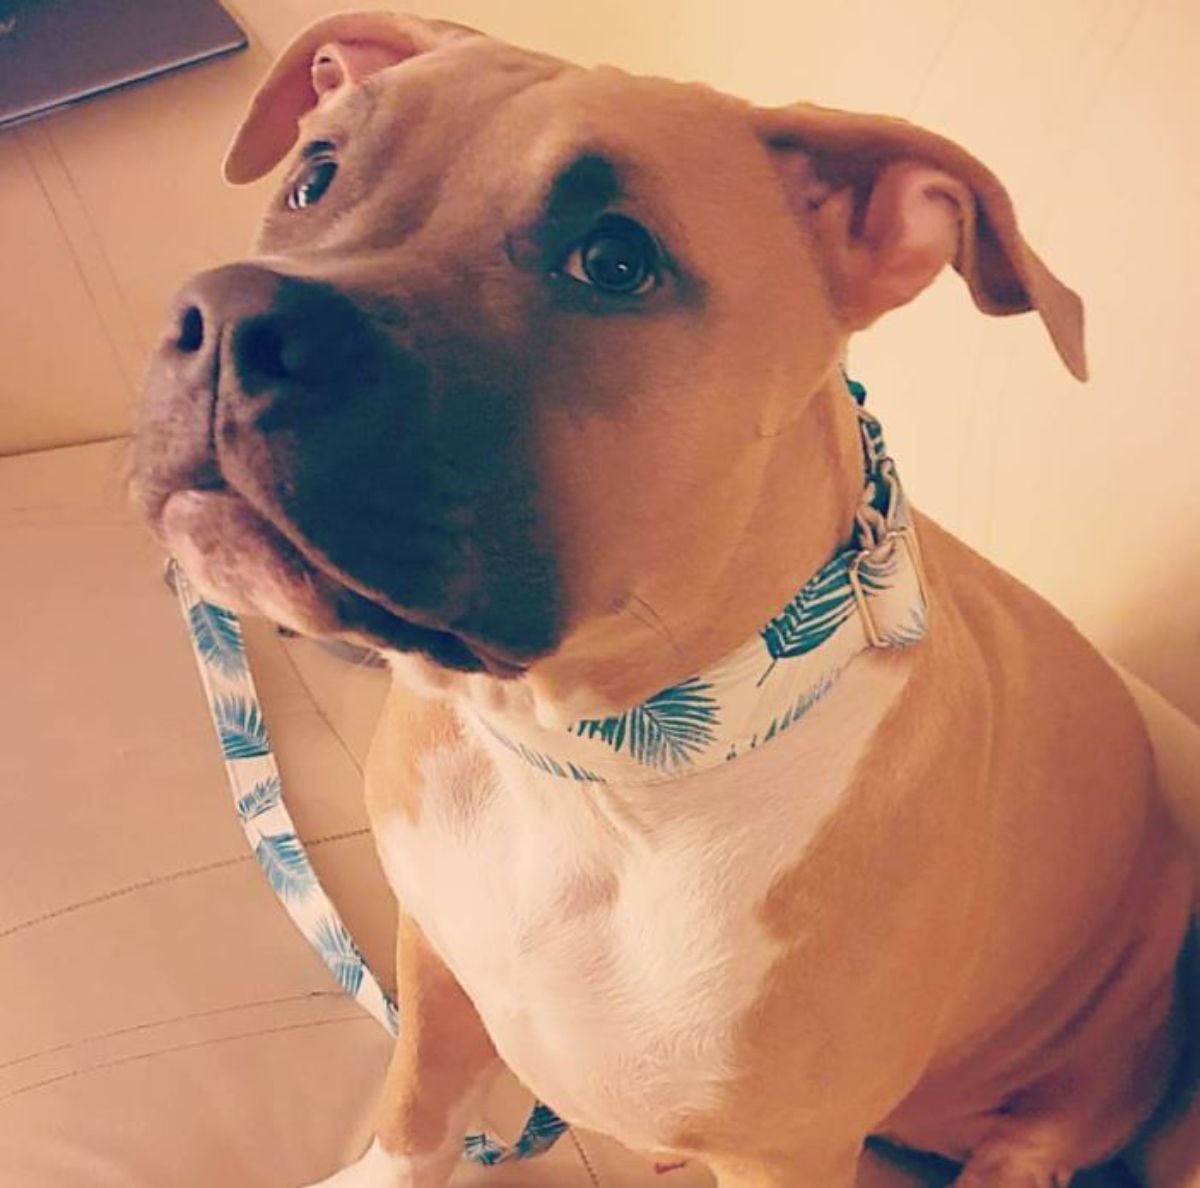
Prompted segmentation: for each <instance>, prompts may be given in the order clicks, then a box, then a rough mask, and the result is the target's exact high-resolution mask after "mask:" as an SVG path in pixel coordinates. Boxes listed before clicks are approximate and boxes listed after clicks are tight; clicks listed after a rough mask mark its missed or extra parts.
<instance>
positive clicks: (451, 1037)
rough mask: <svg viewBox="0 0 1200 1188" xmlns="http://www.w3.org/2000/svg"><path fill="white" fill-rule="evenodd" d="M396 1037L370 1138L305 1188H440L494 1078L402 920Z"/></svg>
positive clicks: (436, 965)
mask: <svg viewBox="0 0 1200 1188" xmlns="http://www.w3.org/2000/svg"><path fill="white" fill-rule="evenodd" d="M396 996H397V1001H398V1003H399V1008H400V1034H399V1036H398V1038H397V1040H396V1047H395V1051H394V1052H393V1053H392V1062H391V1064H390V1066H389V1067H388V1071H387V1077H386V1079H385V1081H384V1085H383V1092H382V1094H381V1096H380V1100H379V1107H378V1110H377V1114H376V1119H375V1139H374V1141H373V1142H372V1143H371V1146H370V1148H369V1149H368V1150H367V1153H366V1154H365V1155H364V1156H363V1157H362V1158H361V1159H360V1160H359V1161H358V1162H357V1163H354V1164H352V1165H351V1166H350V1167H347V1168H345V1169H344V1170H342V1171H340V1172H338V1173H337V1174H336V1175H334V1176H332V1177H330V1178H329V1179H327V1180H323V1181H322V1182H321V1183H320V1184H319V1185H312V1186H311V1188H443V1186H444V1185H445V1184H446V1182H447V1181H448V1180H449V1178H450V1174H451V1172H452V1171H453V1170H454V1167H455V1165H456V1164H457V1162H458V1160H459V1158H460V1157H461V1155H462V1143H463V1136H464V1135H465V1134H466V1130H467V1127H468V1125H469V1124H470V1122H471V1117H472V1114H473V1112H474V1111H475V1109H476V1108H477V1107H478V1106H479V1104H480V1101H481V1099H482V1097H483V1094H484V1091H485V1090H486V1088H487V1086H488V1084H489V1082H490V1081H491V1078H492V1076H493V1075H494V1073H495V1072H496V1071H497V1070H498V1068H499V1060H498V1057H497V1056H496V1050H495V1048H493V1046H492V1042H491V1040H490V1039H489V1038H488V1035H487V1032H486V1031H485V1030H484V1028H483V1023H482V1022H481V1021H480V1019H479V1015H478V1014H477V1013H476V1011H475V1008H474V1006H472V1005H471V1001H470V999H468V998H467V996H466V994H465V993H464V992H463V989H462V987H461V986H459V984H458V982H456V981H455V979H454V976H453V974H451V973H450V971H449V970H448V969H447V968H446V967H445V966H444V965H443V964H442V962H441V961H440V960H439V959H438V957H437V956H436V955H435V954H434V953H433V951H432V950H431V949H430V948H429V945H428V944H427V943H426V941H425V938H424V937H423V936H422V934H421V931H420V929H419V928H418V927H417V926H416V925H415V924H414V923H413V922H412V921H411V920H409V919H408V918H406V917H402V918H401V922H400V933H399V936H398V938H397V942H396Z"/></svg>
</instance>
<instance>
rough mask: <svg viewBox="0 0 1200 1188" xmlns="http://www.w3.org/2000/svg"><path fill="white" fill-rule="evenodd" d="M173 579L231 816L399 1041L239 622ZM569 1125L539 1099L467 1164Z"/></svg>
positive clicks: (322, 950)
mask: <svg viewBox="0 0 1200 1188" xmlns="http://www.w3.org/2000/svg"><path fill="white" fill-rule="evenodd" d="M167 580H168V583H169V584H170V585H171V587H172V589H174V591H175V594H176V597H177V598H178V599H179V606H180V609H181V611H182V612H183V617H184V620H185V621H186V623H187V626H188V633H189V637H190V640H191V645H192V652H193V654H194V656H195V659H196V667H197V668H198V670H199V673H200V682H201V684H202V685H203V686H204V693H205V697H206V698H207V700H208V709H209V714H210V715H211V717H212V722H213V726H214V728H215V729H216V732H217V738H218V740H219V742H220V745H221V754H222V757H223V758H224V761H225V774H226V776H227V777H228V779H229V787H230V790H231V791H232V793H233V802H234V810H235V811H236V813H237V816H238V820H239V821H240V822H241V826H242V829H243V830H244V832H245V834H246V840H247V842H249V844H250V849H251V851H252V852H253V853H254V857H255V858H256V859H257V861H258V864H259V866H260V867H261V868H262V871H263V874H265V875H266V877H267V882H268V883H270V885H271V890H272V891H274V892H275V895H276V897H277V898H278V899H279V902H280V903H281V904H283V907H284V909H285V910H286V911H287V914H288V915H289V916H291V918H292V922H293V923H294V924H295V925H296V927H297V928H299V930H300V931H301V932H302V933H303V934H304V936H305V938H306V939H307V940H308V942H309V944H310V945H312V947H313V948H314V949H316V951H317V953H318V954H319V955H320V957H321V960H322V961H324V963H325V965H326V967H327V968H328V970H329V972H330V973H331V974H332V975H333V977H334V980H335V981H336V982H337V983H338V985H339V986H340V987H341V988H342V990H343V991H344V992H345V993H346V994H348V995H349V996H350V997H351V998H353V999H354V1001H355V1002H357V1003H358V1005H359V1006H360V1007H362V1008H363V1010H365V1011H366V1012H367V1013H368V1014H369V1015H371V1016H372V1018H374V1019H375V1020H376V1021H377V1022H378V1023H380V1024H381V1025H382V1026H383V1027H384V1028H386V1029H387V1031H388V1033H389V1034H391V1035H392V1036H395V1035H396V1032H397V1029H398V1025H399V1022H400V1020H399V1014H398V1011H397V1007H396V1003H395V1002H394V1001H393V1000H392V999H391V998H390V997H388V995H387V994H385V993H384V991H383V988H382V987H381V986H380V985H379V983H378V981H376V979H375V975H374V974H373V973H371V970H370V969H369V967H368V966H367V963H366V961H365V960H364V959H363V955H362V953H361V952H360V951H359V949H358V946H357V945H356V944H355V943H354V938H353V937H352V936H351V935H350V931H349V929H348V928H347V927H346V925H345V923H344V922H343V920H342V918H341V916H340V915H339V913H338V910H337V908H336V907H334V905H333V902H332V900H330V898H329V896H328V895H327V894H326V893H325V889H324V888H323V887H322V886H321V884H320V881H319V880H318V878H317V875H316V872H315V871H314V870H313V867H312V863H311V862H310V861H309V858H308V854H307V853H306V852H305V849H304V844H303V842H301V840H300V837H299V835H298V834H297V832H296V827H295V824H294V823H293V821H292V817H291V814H290V813H289V812H288V810H287V806H286V805H285V804H284V800H283V785H282V782H281V781H280V778H279V768H278V766H277V765H276V763H275V756H274V754H273V753H272V751H271V744H270V741H269V739H268V737H267V728H266V723H265V721H264V720H263V713H262V706H261V704H260V702H259V699H258V692H257V690H256V688H255V685H254V678H253V676H252V675H251V673H250V665H249V663H248V662H247V659H246V647H245V642H244V640H243V638H242V628H241V624H240V623H239V622H238V618H237V616H236V615H235V614H234V613H233V612H232V611H229V610H226V609H225V608H224V607H221V606H215V605H213V604H212V603H210V602H205V601H204V599H202V598H201V597H200V596H199V595H198V594H197V593H196V592H195V591H194V590H193V589H192V587H191V586H190V585H189V583H188V580H187V578H186V577H185V576H184V573H183V571H182V569H181V568H180V566H179V564H178V563H177V562H176V561H174V560H172V561H170V562H169V564H168V568H167ZM566 1129H567V1125H566V1123H565V1122H563V1121H562V1119H561V1118H559V1117H558V1116H557V1115H556V1114H555V1113H554V1112H553V1111H552V1110H550V1109H549V1108H548V1107H547V1106H544V1105H542V1104H541V1103H540V1102H539V1103H537V1105H535V1106H534V1109H533V1111H532V1113H531V1114H530V1115H529V1119H528V1121H527V1122H526V1123H525V1127H524V1129H523V1130H522V1131H521V1134H520V1137H519V1138H518V1139H517V1140H516V1142H514V1143H504V1142H501V1141H499V1140H498V1139H496V1138H494V1137H492V1136H491V1135H489V1134H487V1133H485V1132H484V1131H482V1130H480V1131H476V1132H474V1133H471V1134H469V1135H467V1137H466V1139H465V1140H464V1142H463V1158H464V1159H468V1160H470V1161H471V1162H473V1163H480V1164H484V1165H486V1166H492V1165H495V1164H499V1163H509V1162H512V1161H514V1160H518V1159H530V1158H532V1157H533V1156H535V1155H540V1154H542V1153H543V1152H544V1151H548V1150H549V1149H550V1148H551V1147H552V1146H554V1144H555V1143H556V1142H557V1141H558V1139H559V1138H561V1137H562V1135H563V1133H564V1132H565V1131H566Z"/></svg>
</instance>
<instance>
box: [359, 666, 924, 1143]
mask: <svg viewBox="0 0 1200 1188" xmlns="http://www.w3.org/2000/svg"><path fill="white" fill-rule="evenodd" d="M907 671H908V665H907V664H906V663H904V662H901V661H898V660H897V658H895V657H882V656H879V655H877V654H867V655H864V656H862V657H860V659H859V660H858V661H856V662H855V663H854V664H852V665H851V666H850V668H849V669H848V670H847V672H846V673H845V675H844V676H843V677H842V679H841V680H840V681H839V682H838V684H837V685H836V686H835V687H834V689H833V690H832V691H831V692H830V693H829V694H828V695H827V696H826V697H825V699H824V700H823V701H822V702H821V703H820V704H818V705H817V706H816V707H815V708H813V709H812V710H811V711H810V712H809V713H808V715H807V716H806V717H805V718H804V719H803V720H802V721H801V722H800V723H798V724H797V725H796V726H794V727H793V728H792V729H791V730H788V731H786V732H784V733H782V734H781V735H779V736H778V737H777V738H776V739H774V740H772V741H771V742H770V743H769V744H767V745H766V746H764V747H762V748H760V749H758V750H756V751H754V752H752V753H750V754H747V755H744V756H743V757H741V758H739V759H737V760H735V761H734V762H732V763H728V764H725V765H723V766H720V767H716V768H713V769H710V770H708V771H705V772H703V773H700V774H696V775H691V776H686V777H678V778H676V779H673V780H670V781H669V782H666V783H662V784H659V785H652V786H647V787H639V788H634V789H622V788H619V787H613V786H612V785H605V786H595V785H580V784H576V783H572V782H569V781H566V780H562V779H558V778H555V777H553V776H547V775H542V774H540V773H538V772H537V771H535V770H534V769H533V768H531V767H530V766H529V765H528V764H526V763H525V762H524V761H522V760H520V759H518V758H516V757H514V756H512V755H511V754H509V753H508V752H507V751H505V750H503V749H502V748H500V747H497V746H495V744H492V743H488V742H487V741H486V739H485V736H484V732H482V731H481V732H480V740H479V745H475V744H474V743H472V744H470V745H467V744H457V745H454V746H448V747H445V748H443V749H441V750H438V751H434V752H432V753H430V754H429V755H427V756H426V758H425V760H424V762H423V765H422V777H423V779H424V781H425V787H424V788H423V789H422V801H421V813H420V818H419V821H418V822H417V823H416V824H413V823H410V822H409V821H407V820H406V819H404V818H402V817H401V816H399V815H396V816H394V817H391V818H387V819H382V820H376V821H375V829H376V833H377V836H378V840H379V844H380V848H381V852H382V854H383V858H384V864H385V867H386V870H387V874H388V877H389V879H390V881H391V883H392V885H393V888H394V889H395V891H396V894H397V896H398V897H399V899H400V901H401V903H402V904H403V905H404V907H405V909H406V910H407V911H408V912H409V913H411V914H412V916H413V917H414V918H415V919H416V920H417V922H418V923H419V924H420V925H421V927H422V929H423V930H424V932H425V934H426V936H427V937H428V939H429V941H430V943H431V944H432V945H433V946H434V948H435V949H436V950H437V951H438V953H439V954H440V955H441V957H442V959H443V960H444V961H445V962H446V964H447V965H448V966H449V968H450V969H451V970H452V971H453V972H454V974H455V976H456V977H457V978H458V979H459V981H460V983H461V984H462V986H463V987H464V989H465V990H466V991H467V993H468V994H469V995H470V996H471V998H472V1000H473V1001H474V1002H475V1005H476V1007H477V1008H478V1010H479V1012H480V1014H481V1016H482V1017H483V1020H484V1023H485V1025H486V1026H487V1028H488V1031H489V1032H490V1034H491V1036H492V1039H493V1041H494V1042H495V1044H496V1046H497V1048H498V1050H499V1052H500V1055H501V1056H502V1057H503V1059H504V1060H505V1062H506V1063H507V1064H508V1065H509V1066H510V1067H511V1068H512V1069H513V1071H514V1072H515V1073H516V1074H517V1075H518V1076H519V1077H520V1078H521V1079H522V1080H523V1081H524V1082H525V1084H526V1085H527V1086H528V1087H529V1088H530V1089H531V1090H533V1091H534V1092H535V1093H537V1094H538V1095H539V1096H540V1097H542V1098H543V1099H544V1100H545V1101H546V1102H547V1103H548V1104H549V1105H551V1106H553V1107H554V1108H555V1109H556V1110H558V1111H559V1112H560V1113H562V1114H563V1115H564V1116H565V1117H566V1118H567V1119H568V1120H569V1121H572V1122H576V1123H579V1124H581V1125H585V1126H588V1127H590V1128H592V1129H595V1130H600V1131H603V1132H606V1133H609V1134H613V1135H616V1136H618V1137H620V1138H621V1139H622V1140H623V1141H624V1142H625V1143H627V1144H628V1145H631V1146H634V1147H640V1148H643V1149H654V1148H662V1147H666V1146H669V1145H670V1137H671V1135H672V1133H673V1131H674V1130H675V1127H676V1124H677V1123H678V1122H680V1121H682V1120H683V1119H684V1118H685V1117H687V1116H688V1115H694V1114H695V1113H697V1112H700V1111H704V1110H706V1109H707V1108H710V1107H711V1106H712V1105H714V1104H715V1102H716V1099H717V1097H718V1095H719V1093H720V1090H721V1088H722V1086H723V1085H724V1084H726V1083H727V1082H728V1081H729V1080H730V1079H731V1077H732V1076H733V1075H734V1074H735V1073H736V1072H737V1071H738V1070H737V1068H736V1059H737V1055H736V1051H735V1049H734V1045H733V1041H732V1035H733V1030H734V1028H735V1026H736V1024H737V1022H738V1020H739V1019H740V1018H741V1017H742V1015H743V1014H744V1013H745V1012H746V1011H747V1009H748V1008H749V1007H750V1006H751V1005H752V1004H753V1003H754V1002H755V1000H756V999H757V997H758V995H759V992H760V987H761V985H762V982H763V979H764V977H765V976H766V974H767V972H768V971H769V970H770V968H771V966H772V964H773V963H774V961H775V960H776V958H777V956H778V945H777V942H776V941H774V940H772V939H771V938H770V937H769V936H768V935H767V933H766V932H765V930H764V929H763V928H762V927H761V925H760V924H759V922H758V915H757V913H758V909H759V907H760V905H761V904H762V901H763V899H764V897H765V896H766V894H767V893H768V891H769V890H770V888H771V887H772V886H773V885H774V884H775V882H776V881H777V880H778V879H779V878H780V876H781V875H783V874H784V873H785V872H787V871H789V870H792V869H794V868H795V867H796V866H797V864H798V863H800V862H801V861H802V859H803V856H804V853H805V850H806V848H807V847H808V845H809V843H810V842H811V840H812V838H813V837H814V835H815V834H816V832H817V830H818V829H819V828H820V826H821V825H822V823H823V822H824V821H826V820H827V819H828V818H829V816H830V815H831V814H833V813H834V812H836V810H837V806H838V803H839V800H840V799H841V797H842V796H843V795H844V793H845V791H846V789H847V788H848V787H849V785H850V784H851V782H852V779H853V776H854V772H855V769H856V768H857V766H858V763H859V761H860V760H861V758H862V756H863V755H864V753H865V752H866V750H867V748H868V746H869V745H870V740H871V737H872V735H873V734H874V732H875V729H876V728H877V726H878V725H879V723H880V721H881V720H882V718H883V716H884V715H885V714H886V713H887V710H888V708H889V707H890V706H891V705H892V703H893V702H894V701H895V699H896V698H897V696H898V695H899V693H900V691H901V689H902V688H903V685H904V682H905V680H906V675H907Z"/></svg>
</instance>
